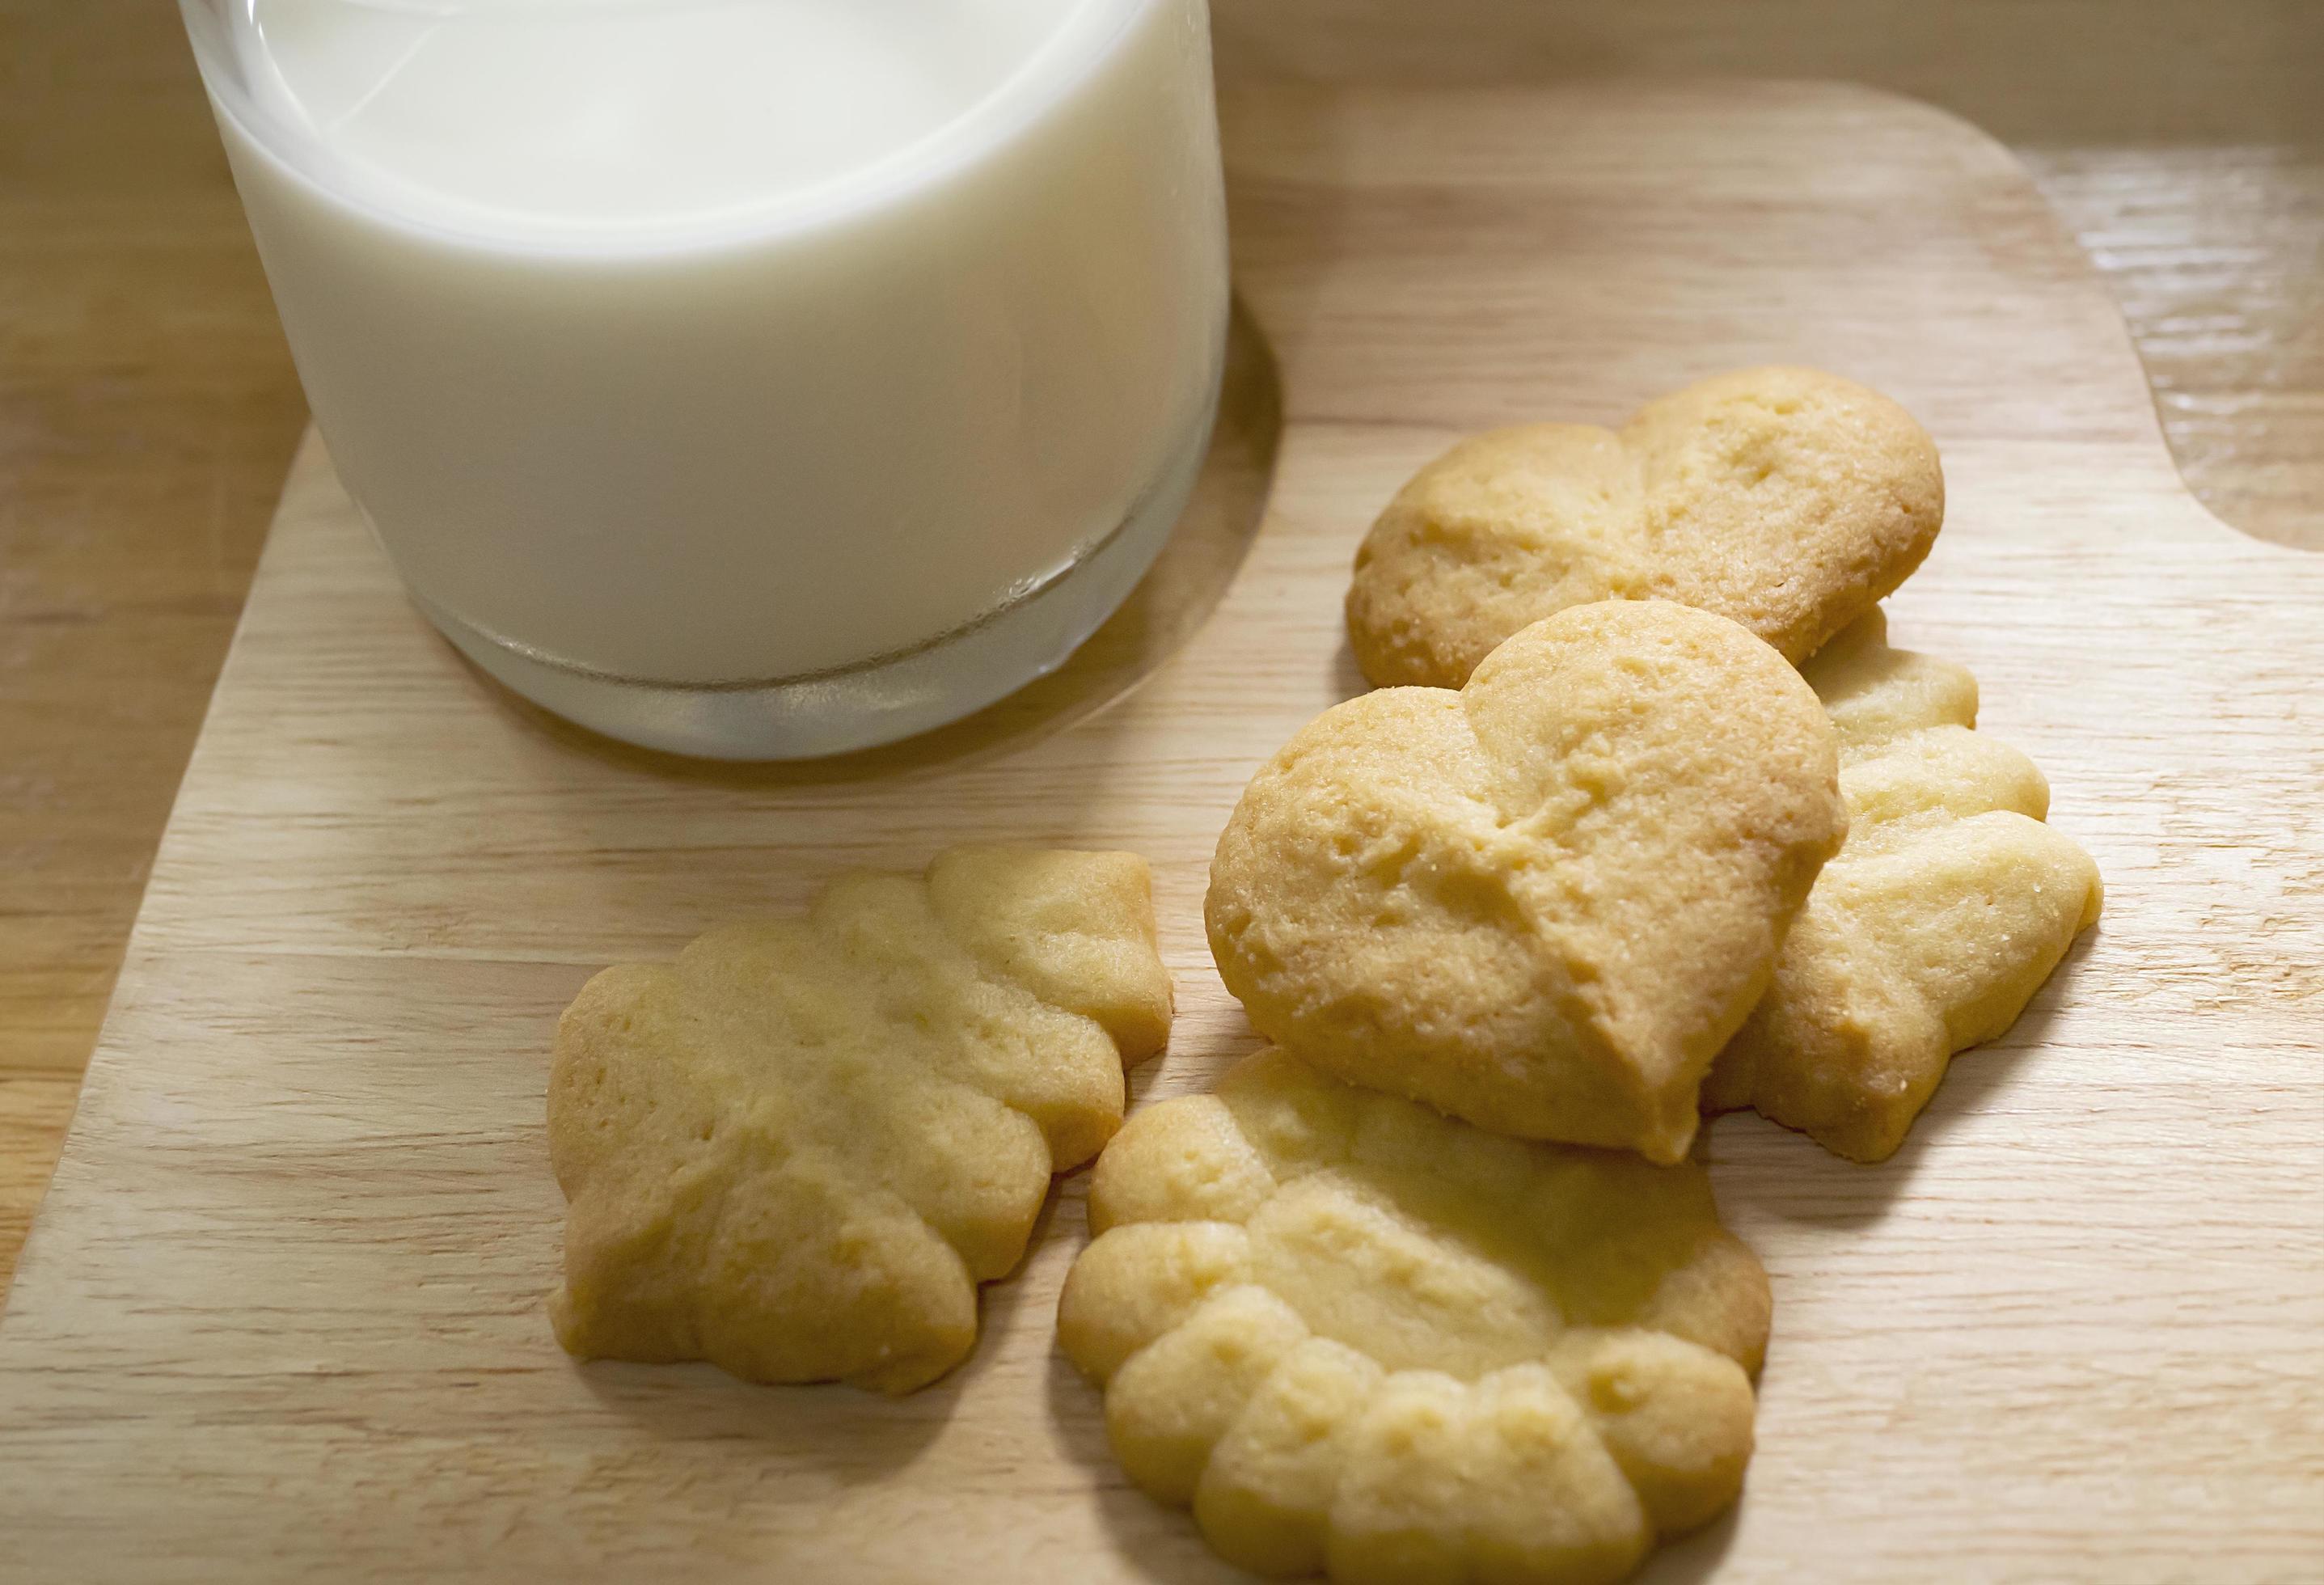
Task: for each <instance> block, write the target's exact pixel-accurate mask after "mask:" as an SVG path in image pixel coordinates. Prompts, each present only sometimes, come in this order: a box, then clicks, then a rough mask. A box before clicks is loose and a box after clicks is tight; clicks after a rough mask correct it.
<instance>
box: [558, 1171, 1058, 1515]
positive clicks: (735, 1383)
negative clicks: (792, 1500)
mask: <svg viewBox="0 0 2324 1585" xmlns="http://www.w3.org/2000/svg"><path fill="white" fill-rule="evenodd" d="M1060 1198H1061V1196H1060V1194H1059V1193H1056V1192H1054V1191H1053V1192H1052V1193H1050V1194H1049V1195H1048V1196H1047V1198H1046V1199H1045V1200H1044V1201H1043V1202H1042V1205H1041V1211H1040V1214H1039V1215H1038V1216H1037V1218H1035V1220H1034V1223H1033V1229H1032V1231H1031V1232H1030V1233H1029V1234H1028V1236H1027V1238H1026V1240H1025V1249H1026V1253H1025V1255H1024V1257H1022V1258H1019V1261H1018V1263H1017V1266H1016V1267H1014V1268H1012V1269H1011V1270H1010V1271H1009V1272H1007V1273H1005V1274H1003V1275H1002V1276H1000V1277H998V1278H996V1279H995V1280H993V1281H991V1282H988V1283H985V1284H983V1285H982V1286H981V1287H980V1288H979V1289H978V1291H977V1328H976V1343H975V1346H974V1347H973V1348H972V1349H971V1350H969V1353H968V1357H967V1358H966V1359H963V1360H962V1361H961V1362H960V1363H959V1364H958V1365H956V1366H954V1368H952V1369H951V1370H949V1371H947V1372H946V1373H945V1375H943V1376H942V1377H940V1378H937V1379H936V1381H934V1382H931V1383H930V1384H929V1385H928V1386H927V1387H922V1388H920V1389H919V1390H918V1391H917V1392H912V1393H907V1394H905V1395H904V1396H901V1397H890V1396H886V1395H884V1394H881V1393H878V1392H870V1391H866V1390H864V1389H863V1388H862V1387H847V1386H844V1385H842V1384H839V1383H818V1384H816V1385H815V1386H810V1387H801V1386H766V1385H761V1384H759V1383H755V1382H748V1381H743V1380H741V1379H739V1378H735V1377H733V1376H729V1375H727V1374H726V1373H725V1372H724V1371H723V1370H721V1369H719V1368H717V1367H716V1366H715V1365H709V1364H703V1363H695V1364H687V1365H632V1364H625V1363H622V1362H621V1361H618V1360H610V1359H597V1360H590V1361H587V1362H586V1363H580V1362H576V1364H575V1365H574V1366H573V1369H574V1371H575V1373H576V1375H577V1376H578V1377H579V1378H580V1380H581V1382H582V1384H583V1385H584V1386H585V1387H587V1388H588V1389H589V1391H590V1393H591V1394H592V1395H593V1396H595V1398H596V1399H597V1402H598V1403H599V1404H600V1405H602V1406H603V1407H604V1408H605V1409H606V1410H607V1411H609V1412H611V1413H613V1414H615V1415H620V1416H621V1417H622V1418H623V1419H625V1420H627V1421H629V1422H630V1423H631V1424H633V1425H635V1426H636V1427H638V1428H639V1429H640V1430H641V1431H643V1432H645V1433H647V1434H648V1435H650V1436H651V1437H653V1438H655V1439H656V1440H658V1441H663V1442H685V1443H693V1444H697V1445H698V1444H702V1443H705V1442H718V1443H727V1444H733V1446H734V1447H735V1449H736V1451H737V1454H738V1457H743V1458H748V1459H749V1460H752V1461H756V1462H759V1463H761V1464H762V1465H764V1466H769V1467H771V1468H772V1469H773V1470H778V1471H779V1470H786V1469H797V1470H815V1471H816V1472H817V1473H819V1474H821V1475H823V1476H825V1478H827V1479H833V1480H835V1481H837V1482H838V1483H839V1484H840V1485H841V1486H844V1487H845V1486H860V1485H870V1484H872V1483H875V1482H878V1481H881V1480H885V1479H889V1478H890V1477H891V1476H893V1475H894V1474H896V1472H897V1471H899V1470H902V1469H903V1468H904V1467H905V1466H907V1465H908V1464H909V1463H911V1462H912V1461H914V1460H915V1459H917V1458H918V1457H919V1456H920V1455H921V1454H922V1453H923V1452H925V1451H927V1449H928V1447H929V1445H930V1444H931V1443H933V1442H935V1441H936V1437H937V1436H938V1435H939V1434H941V1433H943V1431H944V1429H945V1425H946V1424H949V1423H950V1421H951V1420H952V1418H953V1416H954V1414H955V1413H956V1412H958V1410H959V1408H960V1405H961V1400H962V1399H963V1397H964V1396H966V1395H967V1394H968V1393H969V1391H970V1390H971V1389H972V1388H973V1387H974V1386H975V1384H976V1382H977V1380H978V1378H980V1377H982V1375H983V1374H984V1372H985V1371H986V1370H988V1369H991V1368H992V1367H993V1363H994V1361H995V1360H996V1359H997V1358H998V1357H999V1355H1000V1352H1001V1342H1002V1340H1004V1339H1007V1338H1009V1337H1011V1336H1013V1335H1015V1333H1016V1332H1017V1330H1018V1328H1019V1325H1020V1324H1024V1325H1029V1324H1031V1321H1030V1319H1029V1318H1026V1317H1023V1316H1021V1315H1020V1312H1021V1311H1022V1310H1023V1307H1024V1305H1025V1304H1026V1303H1027V1300H1028V1295H1030V1290H1031V1286H1032V1285H1030V1284H1028V1283H1026V1282H1024V1281H1021V1280H1019V1279H1021V1277H1022V1276H1023V1275H1024V1269H1025V1264H1026V1261H1027V1260H1029V1259H1030V1258H1032V1256H1033V1254H1034V1253H1035V1252H1036V1251H1037V1250H1039V1249H1042V1248H1043V1247H1044V1246H1046V1245H1047V1243H1048V1241H1049V1239H1050V1237H1051V1229H1052V1224H1053V1223H1054V1221H1055V1220H1056V1215H1057V1207H1058V1203H1059V1201H1060ZM1074 1221H1075V1222H1076V1224H1078V1221H1079V1218H1078V1216H1076V1217H1075V1218H1074Z"/></svg>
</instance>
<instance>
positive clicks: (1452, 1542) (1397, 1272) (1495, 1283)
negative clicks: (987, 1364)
mask: <svg viewBox="0 0 2324 1585" xmlns="http://www.w3.org/2000/svg"><path fill="white" fill-rule="evenodd" d="M1090 1222H1091V1226H1092V1228H1093V1230H1095V1231H1096V1232H1097V1233H1098V1235H1099V1236H1098V1237H1097V1239H1095V1241H1094V1242H1093V1243H1092V1244H1091V1245H1090V1246H1089V1248H1088V1249H1085V1250H1084V1251H1083V1252H1082V1255H1081V1258H1079V1259H1078V1260H1077V1261H1076V1262H1075V1263H1074V1268H1073V1272H1072V1274H1071V1275H1070V1276H1068V1277H1067V1278H1066V1281H1065V1295H1064V1298H1063V1300H1062V1301H1061V1303H1060V1304H1059V1306H1058V1312H1057V1336H1058V1341H1059V1342H1060V1343H1061V1344H1062V1345H1063V1346H1064V1349H1065V1353H1066V1355H1067V1356H1068V1357H1069V1358H1070V1359H1072V1360H1073V1361H1074V1364H1075V1365H1077V1366H1079V1367H1080V1368H1082V1370H1084V1372H1085V1373H1087V1374H1088V1375H1089V1376H1090V1377H1091V1378H1093V1379H1095V1380H1097V1381H1098V1382H1101V1383H1102V1384H1103V1385H1104V1387H1105V1420H1106V1430H1107V1433H1108V1435H1109V1437H1110V1439H1111V1442H1112V1444H1113V1449H1114V1452H1115V1454H1116V1456H1117V1457H1119V1458H1120V1461H1121V1465H1122V1468H1123V1470H1125V1471H1127V1472H1128V1474H1129V1476H1130V1479H1132V1480H1133V1481H1135V1482H1136V1483H1137V1484H1138V1485H1139V1487H1141V1488H1144V1489H1145V1490H1146V1491H1147V1492H1148V1493H1149V1494H1151V1495H1152V1496H1154V1497H1157V1498H1159V1499H1160V1500H1162V1501H1164V1502H1167V1503H1175V1504H1189V1503H1190V1504H1192V1505H1193V1507H1194V1517H1195V1520H1196V1522H1197V1523H1198V1524H1199V1525H1201V1526H1202V1530H1203V1535H1204V1536H1205V1537H1206V1538H1208V1540H1209V1541H1210V1544H1211V1545H1212V1546H1213V1547H1214V1548H1215V1549H1217V1551H1218V1552H1219V1553H1221V1554H1222V1555H1223V1556H1225V1557H1226V1558H1227V1559H1229V1560H1230V1561H1231V1562H1235V1563H1238V1564H1240V1565H1241V1566H1243V1567H1245V1568H1249V1569H1253V1570H1257V1571H1259V1572H1261V1573H1268V1574H1290V1573H1300V1572H1305V1571H1313V1570H1316V1569H1319V1568H1320V1569H1328V1570H1329V1571H1330V1572H1331V1573H1332V1575H1333V1577H1334V1578H1335V1579H1338V1580H1342V1581H1351V1580H1367V1581H1373V1580H1377V1581H1395V1580H1501V1581H1507V1582H1509V1585H1526V1582H1532V1581H1543V1582H1550V1581H1560V1582H1562V1581H1580V1580H1614V1579H1618V1578H1619V1577H1620V1576H1621V1575H1623V1574H1625V1573H1627V1572H1628V1571H1630V1569H1632V1568H1633V1567H1634V1566H1636V1564H1637V1562H1638V1561H1639V1559H1640V1558H1642V1557H1643V1556H1644V1555H1645V1554H1646V1550H1647V1549H1648V1547H1650V1546H1651V1545H1652V1544H1653V1543H1654V1541H1655V1537H1656V1536H1658V1535H1666V1534H1671V1533H1673V1532H1675V1531H1680V1530H1684V1529H1688V1528H1690V1527H1692V1526H1694V1525H1701V1524H1702V1523H1704V1522H1705V1521H1706V1520H1708V1519H1710V1518H1711V1517H1712V1516H1714V1515H1716V1514H1718V1513H1719V1512H1720V1510H1721V1509H1722V1508H1724V1507H1727V1505H1728V1504H1729V1503H1730V1502H1731V1501H1733V1500H1734V1497H1735V1494H1736V1492H1737V1491H1738V1489H1739V1488H1740V1487H1741V1484H1742V1479H1743V1471H1744V1467H1745V1466H1746V1465H1747V1464H1748V1462H1749V1461H1750V1457H1751V1422H1752V1415H1753V1410H1754V1407H1755V1405H1754V1401H1753V1396H1752V1390H1751V1382H1750V1375H1751V1373H1753V1372H1756V1371H1757V1368H1758V1364H1759V1360H1760V1358H1761V1355H1762V1353H1763V1351H1764V1350H1765V1349H1766V1340H1767V1320H1768V1294H1767V1281H1766V1276H1765V1274H1764V1273H1762V1271H1761V1270H1760V1268H1759V1263H1758V1261H1757V1260H1756V1259H1755V1258H1753V1257H1752V1255H1751V1252H1750V1251H1749V1250H1748V1249H1745V1248H1744V1247H1743V1245H1742V1244H1741V1243H1740V1242H1738V1240H1737V1239H1735V1238H1734V1237H1733V1236H1732V1235H1730V1234H1729V1233H1728V1232H1727V1231H1726V1230H1723V1229H1722V1228H1721V1227H1720V1225H1719V1221H1718V1216H1717V1212H1716V1211H1715V1210H1714V1208H1713V1206H1712V1203H1711V1187H1710V1184H1709V1181H1708V1180H1707V1178H1706V1177H1705V1176H1704V1175H1703V1174H1702V1173H1701V1170H1700V1169H1698V1168H1695V1167H1692V1166H1682V1167H1657V1166H1649V1165H1648V1164H1647V1163H1646V1162H1644V1161H1641V1160H1639V1159H1638V1158H1637V1156H1629V1155H1626V1154H1620V1153H1616V1152H1610V1151H1598V1150H1580V1149H1574V1148H1572V1147H1563V1146H1553V1145H1538V1144H1528V1143H1526V1142H1523V1141H1520V1140H1517V1139H1511V1138H1503V1137H1501V1136H1499V1135H1496V1134H1489V1133H1487V1132H1485V1131H1483V1130H1482V1129H1476V1128H1472V1127H1471V1126H1470V1125H1468V1124H1466V1123H1462V1122H1458V1121H1455V1120H1452V1119H1450V1118H1446V1117H1443V1116H1442V1115H1441V1114H1439V1113H1437V1112H1435V1111H1433V1110H1430V1109H1428V1108H1426V1107H1424V1106H1419V1105H1416V1104H1415V1103H1413V1102H1411V1101H1402V1100H1398V1099H1397V1098H1396V1097H1394V1096H1389V1095H1383V1094H1379V1093H1378V1092H1372V1091H1366V1090H1360V1089H1357V1088H1354V1087H1352V1086H1350V1085H1346V1084H1342V1083H1339V1082H1338V1081H1336V1080H1333V1079H1330V1078H1327V1077H1325V1076H1323V1074H1318V1073H1316V1072H1314V1070H1313V1069H1311V1068H1308V1067H1306V1066H1305V1064H1301V1063H1299V1062H1297V1061H1296V1060H1294V1059H1293V1058H1291V1057H1290V1056H1288V1055H1285V1054H1284V1053H1282V1052H1280V1051H1265V1052H1261V1053H1260V1054H1259V1055H1257V1056H1255V1057H1252V1058H1251V1059H1250V1060H1249V1061H1247V1062H1245V1063H1243V1064H1241V1065H1240V1066H1239V1067H1237V1068H1236V1069H1235V1070H1234V1071H1233V1072H1232V1073H1231V1074H1228V1076H1227V1078H1226V1080H1225V1081H1224V1083H1222V1084H1221V1085H1220V1087H1219V1090H1218V1092H1217V1093H1216V1094H1213V1095H1200V1096H1189V1097H1184V1098H1181V1099H1178V1100H1174V1101H1164V1102H1162V1103H1161V1104H1159V1105H1156V1106H1149V1107H1148V1108H1147V1109H1145V1110H1143V1111H1140V1112H1139V1114H1138V1115H1137V1116H1136V1117H1134V1118H1132V1119H1131V1120H1130V1123H1129V1125H1128V1126H1127V1127H1126V1128H1124V1129H1122V1131H1121V1133H1120V1135H1119V1136H1118V1137H1117V1138H1115V1139H1114V1141H1113V1143H1112V1144H1111V1145H1110V1146H1109V1147H1107V1148H1106V1152H1105V1154H1104V1155H1103V1156H1101V1157H1100V1158H1099V1161H1098V1166H1097V1171H1096V1174H1095V1175H1094V1178H1093V1183H1092V1184H1091V1189H1090Z"/></svg>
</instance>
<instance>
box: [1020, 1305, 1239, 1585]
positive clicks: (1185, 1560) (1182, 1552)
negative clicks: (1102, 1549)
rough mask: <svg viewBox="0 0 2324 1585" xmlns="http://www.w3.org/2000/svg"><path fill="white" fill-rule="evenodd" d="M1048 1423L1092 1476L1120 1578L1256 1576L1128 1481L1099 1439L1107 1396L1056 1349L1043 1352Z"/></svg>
mask: <svg viewBox="0 0 2324 1585" xmlns="http://www.w3.org/2000/svg"><path fill="white" fill-rule="evenodd" d="M1047 1389H1048V1399H1049V1420H1050V1423H1051V1424H1052V1425H1053V1426H1055V1428H1056V1438H1057V1446H1058V1448H1059V1449H1060V1450H1061V1451H1063V1452H1064V1453H1065V1456H1066V1457H1067V1458H1069V1459H1071V1460H1073V1461H1074V1462H1075V1463H1077V1464H1080V1465H1082V1466H1083V1467H1084V1469H1086V1470H1088V1471H1089V1473H1090V1481H1091V1494H1090V1495H1091V1497H1092V1500H1093V1502H1094V1503H1095V1505H1096V1507H1097V1513H1098V1518H1099V1520H1100V1522H1101V1523H1102V1524H1103V1525H1104V1526H1105V1531H1106V1534H1107V1537H1108V1538H1109V1539H1110V1540H1111V1542H1112V1544H1113V1551H1114V1559H1115V1561H1116V1562H1118V1563H1119V1564H1120V1568H1121V1570H1122V1571H1123V1572H1124V1573H1127V1574H1130V1575H1132V1576H1135V1577H1136V1578H1139V1579H1141V1580H1156V1581H1159V1582H1160V1585H1248V1582H1249V1581H1250V1580H1252V1579H1253V1578H1254V1576H1252V1575H1250V1574H1246V1573H1244V1572H1243V1571H1241V1570H1240V1569H1238V1568H1235V1567H1233V1566H1232V1565H1231V1564H1229V1563H1227V1562H1222V1560H1221V1559H1219V1558H1218V1557H1217V1556H1215V1555H1214V1554H1213V1553H1212V1552H1211V1551H1210V1549H1209V1548H1208V1547H1206V1546H1205V1545H1204V1544H1203V1538H1202V1534H1201V1532H1199V1531H1197V1530H1196V1529H1195V1528H1194V1516H1193V1515H1192V1514H1190V1513H1188V1512H1187V1511H1186V1510H1185V1509H1184V1508H1173V1507H1164V1506H1163V1505H1162V1504H1160V1503H1158V1502H1157V1501H1155V1500H1154V1499H1153V1498H1152V1497H1148V1496H1147V1495H1146V1494H1145V1493H1144V1492H1142V1491H1140V1490H1139V1489H1138V1488H1136V1487H1134V1486H1132V1485H1131V1484H1130V1480H1129V1478H1128V1477H1126V1476H1125V1475H1123V1474H1122V1472H1121V1466H1120V1464H1118V1463H1116V1462H1115V1461H1114V1457H1113V1450H1112V1449H1111V1447H1109V1446H1108V1445H1107V1444H1106V1439H1105V1398H1104V1395H1103V1394H1102V1392H1101V1391H1100V1390H1099V1389H1098V1387H1096V1385H1095V1384H1093V1382H1091V1381H1090V1380H1089V1379H1088V1378H1086V1377H1084V1376H1083V1375H1082V1373H1081V1372H1080V1371H1078V1370H1076V1369H1074V1367H1073V1365H1072V1363H1071V1362H1070V1361H1069V1360H1067V1359H1066V1358H1065V1355H1064V1353H1063V1352H1061V1351H1060V1350H1055V1349H1052V1350H1050V1352H1049V1369H1048V1376H1047Z"/></svg>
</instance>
